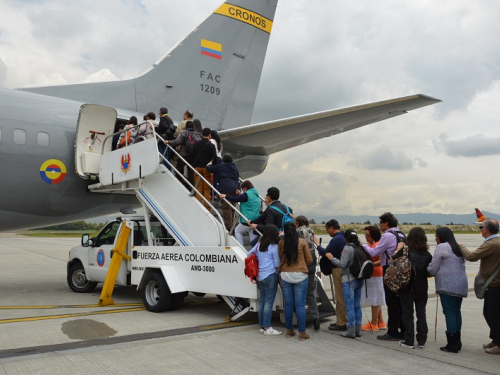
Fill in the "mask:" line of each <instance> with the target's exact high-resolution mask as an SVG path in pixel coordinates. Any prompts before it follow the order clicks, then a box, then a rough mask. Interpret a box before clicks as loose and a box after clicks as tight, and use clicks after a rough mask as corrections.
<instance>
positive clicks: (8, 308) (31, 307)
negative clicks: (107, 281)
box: [0, 303, 144, 310]
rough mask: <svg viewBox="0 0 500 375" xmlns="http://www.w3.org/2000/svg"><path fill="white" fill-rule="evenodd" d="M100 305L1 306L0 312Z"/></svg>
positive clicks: (130, 305) (126, 304)
mask: <svg viewBox="0 0 500 375" xmlns="http://www.w3.org/2000/svg"><path fill="white" fill-rule="evenodd" d="M139 306H144V304H142V303H116V304H114V305H113V307H139ZM89 307H99V306H98V305H46V306H0V310H37V309H41V310H43V309H85V308H89Z"/></svg>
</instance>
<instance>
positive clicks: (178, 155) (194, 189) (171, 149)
mask: <svg viewBox="0 0 500 375" xmlns="http://www.w3.org/2000/svg"><path fill="white" fill-rule="evenodd" d="M156 137H157V139H160V140H163V138H162V137H161V136H159V135H158V134H156ZM167 149H170V151H171V152H173V153H174V154H175V155H177V157H179V159H181V160H182V161H183V162H184V164H185V165H186V166H187V167H188V168H190V169H191V170H192V171H193V172H194V173H195V174H196V175H198V176H199V177H200V178H201V179H202V180H203V181H205V182H206V183H207V185H208V186H210V188H211V189H212V190H213V191H214V192H215V193H216V194H217V195H218V196H219V199H220V194H221V193H220V192H219V191H218V190H217V189H216V188H215V186H213V185H212V184H211V183H210V182H208V181H207V180H206V179H205V177H203V176H202V175H201V174H200V173H199V172H198V171H197V170H196V169H195V168H193V167H192V166H191V164H189V162H188V161H187V160H186V159H184V158H183V157H182V156H181V155H180V154H179V153H178V152H177V151H176V150H175V149H174V148H173V147H171V146H170V145H168V144H167ZM160 155H161V157H162V158H163V160H165V161H166V162H167V163H168V164H169V165H170V166H171V167H172V168H173V169H175V168H174V166H173V165H172V163H170V162H169V161H168V159H167V158H165V157H164V156H163V155H162V154H161V153H160ZM175 173H177V174H179V175H180V176H181V177H182V178H183V180H184V181H186V182H187V183H188V185H189V186H190V187H191V189H192V190H193V192H194V193H195V194H198V195H199V196H200V197H201V198H202V199H203V200H204V201H205V202H208V203H209V204H210V206H211V207H212V208H214V210H215V212H217V213H218V211H217V210H216V209H215V207H214V206H213V205H212V204H211V203H210V202H209V201H208V200H207V199H206V198H205V197H204V196H203V195H201V194H200V192H199V191H198V190H197V189H196V188H195V186H194V185H192V184H191V183H190V182H189V180H188V179H187V178H186V177H185V176H184V175H183V174H180V173H179V171H177V169H175ZM222 199H223V200H224V201H225V202H226V203H227V204H229V206H230V207H231V208H232V209H233V210H234V211H235V212H236V213H237V214H238V215H239V216H240V217H241V218H243V219H244V220H245V221H247V222H248V221H249V219H248V218H247V217H246V216H245V215H243V213H241V212H240V211H239V210H238V209H237V208H236V207H235V206H234V205H233V204H232V203H231V202H230V201H229V200H227V199H226V198H222ZM218 217H219V218H220V219H221V220H220V222H221V224H222V226H223V227H224V228H225V227H226V226H225V224H224V221H223V220H222V217H221V216H220V214H218ZM254 230H255V231H256V232H257V233H258V234H259V236H262V233H260V232H259V231H258V230H257V229H254Z"/></svg>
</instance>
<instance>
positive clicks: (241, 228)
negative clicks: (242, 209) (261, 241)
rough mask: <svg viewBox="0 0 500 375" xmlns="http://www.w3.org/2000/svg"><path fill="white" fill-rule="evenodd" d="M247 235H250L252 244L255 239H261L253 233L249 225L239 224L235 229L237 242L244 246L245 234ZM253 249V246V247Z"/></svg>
mask: <svg viewBox="0 0 500 375" xmlns="http://www.w3.org/2000/svg"><path fill="white" fill-rule="evenodd" d="M245 233H248V235H249V236H250V243H251V242H252V241H253V240H254V239H255V238H257V239H258V238H259V236H257V235H256V234H254V232H253V229H252V228H251V227H249V226H248V225H245V224H242V223H239V224H238V225H237V226H236V228H235V229H234V236H235V237H236V240H237V241H238V242H239V243H240V244H242V245H245V244H244V241H243V234H245ZM252 247H253V246H252Z"/></svg>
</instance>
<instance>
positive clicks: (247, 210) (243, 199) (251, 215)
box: [220, 180, 261, 245]
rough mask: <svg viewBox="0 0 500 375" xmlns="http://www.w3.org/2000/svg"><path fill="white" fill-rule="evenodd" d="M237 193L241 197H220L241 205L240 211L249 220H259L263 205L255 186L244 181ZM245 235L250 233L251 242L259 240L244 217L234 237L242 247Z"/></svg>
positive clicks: (241, 218) (224, 195)
mask: <svg viewBox="0 0 500 375" xmlns="http://www.w3.org/2000/svg"><path fill="white" fill-rule="evenodd" d="M236 193H237V194H239V195H236V196H232V195H226V194H221V195H220V197H221V199H224V198H226V199H227V200H228V201H230V202H235V203H239V204H240V211H241V213H242V214H243V215H244V216H245V217H246V218H247V219H249V220H253V219H256V218H258V217H259V215H260V207H261V203H260V197H259V192H258V191H257V189H255V188H254V186H253V184H252V183H251V182H250V181H248V180H246V181H243V182H242V184H241V191H240V190H236ZM245 233H248V235H249V237H250V242H252V241H254V240H255V239H258V238H259V236H258V235H257V234H255V233H254V231H253V230H252V228H250V226H249V225H248V223H247V221H246V220H245V219H244V218H243V217H240V223H239V224H238V226H237V227H236V228H235V229H234V236H235V237H236V240H237V241H238V242H239V243H240V244H241V245H244V241H243V235H244V234H245Z"/></svg>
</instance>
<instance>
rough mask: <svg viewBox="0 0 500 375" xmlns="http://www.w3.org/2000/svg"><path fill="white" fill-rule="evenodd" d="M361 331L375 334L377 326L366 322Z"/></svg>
mask: <svg viewBox="0 0 500 375" xmlns="http://www.w3.org/2000/svg"><path fill="white" fill-rule="evenodd" d="M361 330H362V331H372V332H376V331H378V326H377V325H373V324H372V323H371V322H368V323H367V324H365V325H364V326H362V327H361Z"/></svg>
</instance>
